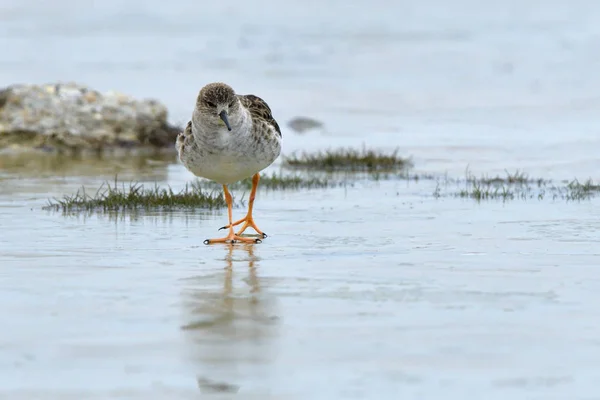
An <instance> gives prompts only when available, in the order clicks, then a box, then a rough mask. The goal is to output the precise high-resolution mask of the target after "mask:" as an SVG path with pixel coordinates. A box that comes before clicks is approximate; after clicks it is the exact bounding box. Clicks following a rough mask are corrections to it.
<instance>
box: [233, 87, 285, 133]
mask: <svg viewBox="0 0 600 400" xmlns="http://www.w3.org/2000/svg"><path fill="white" fill-rule="evenodd" d="M237 97H238V99H240V102H241V103H242V106H244V108H246V109H247V110H248V111H250V114H251V115H252V119H254V120H263V121H264V122H266V123H267V124H270V125H273V127H274V128H275V130H276V131H277V133H278V134H279V137H281V129H280V128H279V124H277V121H275V118H273V114H272V113H271V108H270V107H269V105H268V104H267V102H266V101H264V100H263V99H261V98H260V97H258V96H255V95H253V94H246V95H237Z"/></svg>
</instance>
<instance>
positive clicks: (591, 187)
mask: <svg viewBox="0 0 600 400" xmlns="http://www.w3.org/2000/svg"><path fill="white" fill-rule="evenodd" d="M454 183H455V184H456V188H457V189H456V190H453V189H450V191H446V192H443V191H442V186H441V185H440V183H439V182H438V185H437V187H436V189H435V190H434V192H433V196H434V197H436V198H439V197H447V196H452V197H461V198H470V199H474V200H476V201H482V200H503V201H508V200H515V199H521V200H526V199H537V200H543V199H546V198H550V199H552V200H558V199H560V200H567V201H573V200H587V199H591V198H593V197H595V196H597V195H599V194H600V184H598V183H594V182H593V181H592V180H591V179H589V180H587V181H585V182H584V183H581V182H579V181H578V180H576V179H575V180H573V181H570V182H562V183H554V182H552V181H551V180H547V179H542V178H536V179H533V178H530V177H528V176H527V175H526V174H524V173H519V172H517V173H514V174H510V173H508V172H507V175H506V177H500V176H496V177H493V178H489V177H482V178H476V177H474V176H473V175H470V174H467V177H466V179H465V180H463V181H454ZM448 184H449V182H448V181H446V182H444V185H445V186H446V187H447V186H448ZM461 186H462V187H461Z"/></svg>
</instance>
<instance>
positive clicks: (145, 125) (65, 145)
mask: <svg viewBox="0 0 600 400" xmlns="http://www.w3.org/2000/svg"><path fill="white" fill-rule="evenodd" d="M179 132H180V127H176V126H172V125H170V124H169V123H168V122H167V108H166V107H165V106H164V105H162V104H160V103H158V102H157V101H155V100H136V99H134V98H132V97H130V96H127V95H125V94H122V93H118V92H113V91H111V92H106V93H99V92H98V91H96V90H93V89H91V88H88V87H85V86H81V85H78V84H76V83H56V84H45V85H13V86H9V87H7V88H4V89H0V149H6V148H19V149H46V150H65V149H70V150H105V149H111V148H113V149H114V148H167V149H172V150H173V151H174V146H175V139H176V137H177V134H178V133H179Z"/></svg>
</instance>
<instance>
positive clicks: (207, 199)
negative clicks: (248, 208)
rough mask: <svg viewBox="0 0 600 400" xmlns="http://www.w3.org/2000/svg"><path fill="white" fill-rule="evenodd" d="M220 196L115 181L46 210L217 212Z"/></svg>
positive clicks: (55, 202)
mask: <svg viewBox="0 0 600 400" xmlns="http://www.w3.org/2000/svg"><path fill="white" fill-rule="evenodd" d="M226 205H227V204H226V203H225V199H224V198H223V195H222V193H217V192H210V193H209V192H207V191H205V190H203V189H202V188H200V187H198V186H194V185H191V186H188V185H186V186H185V188H184V189H183V190H181V191H180V192H178V193H175V192H173V190H172V189H171V188H170V187H169V188H159V187H158V186H156V185H155V186H154V187H152V188H148V189H147V188H145V187H144V185H143V184H138V183H129V184H128V185H127V186H126V185H125V184H124V183H123V184H121V185H119V184H118V183H117V180H116V179H115V182H114V186H111V185H110V183H105V184H103V185H102V186H101V187H100V188H99V189H98V190H97V191H96V193H95V194H94V195H89V194H88V193H87V192H86V190H85V188H82V189H81V190H78V191H77V193H75V194H74V195H65V196H64V197H63V198H62V199H53V200H49V201H48V205H47V206H45V207H44V209H47V210H62V211H65V212H67V211H78V210H79V211H89V210H102V211H125V210H139V209H143V210H148V209H160V210H173V209H181V208H204V209H209V210H212V209H217V208H223V207H226Z"/></svg>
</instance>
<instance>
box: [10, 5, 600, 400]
mask: <svg viewBox="0 0 600 400" xmlns="http://www.w3.org/2000/svg"><path fill="white" fill-rule="evenodd" d="M310 5H311V6H314V7H318V10H316V11H315V9H311V8H310V7H308V6H307V5H306V3H305V2H300V1H289V2H286V3H285V5H283V3H281V2H278V3H276V2H273V1H271V0H260V1H259V2H254V3H252V2H237V1H229V2H214V1H213V2H204V1H199V2H185V1H182V0H176V1H174V2H173V1H172V2H168V3H164V2H157V1H151V2H139V1H132V2H127V3H124V2H117V1H105V2H101V3H99V2H81V1H78V2H75V1H65V0H63V1H58V2H55V3H52V5H51V6H50V5H49V3H48V5H44V4H42V3H40V2H33V1H18V2H17V1H11V0H7V1H5V2H4V3H3V5H2V12H1V13H0V15H1V16H0V45H1V46H2V47H3V48H5V49H8V50H7V51H4V52H3V53H2V54H3V56H2V58H1V60H0V84H2V85H8V84H11V83H16V82H46V81H55V80H74V81H79V82H82V83H85V84H89V85H91V86H93V87H95V88H98V89H100V90H108V89H117V90H119V91H122V92H126V93H130V94H133V95H136V96H140V97H145V96H148V97H155V98H158V99H160V100H161V101H163V102H164V103H165V104H167V106H168V107H169V109H170V110H171V116H170V117H171V120H172V121H173V122H176V123H184V122H186V121H187V118H189V114H190V111H191V107H192V105H193V101H194V98H195V95H196V93H197V91H198V89H199V88H200V87H201V86H202V85H203V84H204V83H206V82H208V81H212V80H223V81H226V82H229V83H231V84H232V85H233V86H234V87H235V88H236V89H237V90H238V91H239V92H241V93H249V92H252V93H256V94H259V95H261V96H262V97H264V98H265V99H267V100H268V102H269V104H271V106H272V109H273V112H274V114H275V116H276V117H277V119H278V120H280V122H281V125H282V127H283V128H284V132H283V134H284V152H285V153H286V154H290V153H292V152H294V151H303V150H308V151H313V150H320V149H326V148H329V147H338V146H353V147H358V146H362V145H363V144H365V145H368V146H369V147H374V148H379V149H383V150H390V151H391V150H393V149H394V148H396V147H399V148H400V152H401V154H404V155H406V156H412V157H413V160H414V162H415V172H416V173H433V174H436V175H437V176H443V175H444V174H445V173H448V175H449V176H450V177H462V176H463V175H464V173H465V169H466V168H467V167H468V168H470V170H471V172H473V173H474V174H476V175H480V174H490V175H495V174H497V173H500V174H503V173H504V170H505V169H508V170H510V171H511V172H512V171H514V170H516V169H522V170H524V171H525V172H527V173H529V174H531V175H532V176H534V177H543V178H550V179H555V180H560V179H572V178H575V177H576V178H579V179H581V180H585V179H587V178H590V177H591V178H593V179H595V180H600V175H598V171H600V161H599V159H598V156H597V149H598V147H599V145H600V135H599V133H598V129H597V124H596V121H597V115H598V110H599V108H600V107H599V106H600V103H599V100H598V94H597V93H598V90H599V89H600V80H599V79H598V74H597V73H596V71H597V70H598V60H599V58H598V54H600V53H598V52H597V51H595V50H597V44H598V33H599V32H600V28H599V27H600V23H599V22H600V18H599V16H600V4H598V3H597V2H593V1H582V0H580V1H570V2H563V1H558V0H552V1H545V2H540V1H534V0H529V1H516V0H514V1H512V0H511V1H504V2H502V3H497V2H490V1H484V2H481V1H474V0H461V1H455V2H451V3H450V2H442V1H439V0H428V1H423V2H420V3H418V4H417V3H414V4H409V3H406V2H392V1H385V0H377V1H369V2H366V1H354V2H351V3H348V2H342V1H328V2H326V3H323V2H316V1H313V2H310ZM286 15H293V18H292V17H289V16H286ZM297 115H307V116H310V117H314V118H317V119H319V120H321V121H323V122H324V123H325V128H324V129H323V130H322V131H317V132H311V133H307V134H305V135H295V134H293V133H292V132H291V131H290V130H289V129H287V128H286V127H285V122H286V121H287V120H289V119H291V118H292V117H295V116H297ZM279 167H280V166H279V162H278V163H277V164H276V165H274V166H273V167H272V170H278V168H279ZM115 174H117V175H118V176H119V179H121V180H124V181H129V180H135V181H139V182H146V183H151V184H154V183H155V182H156V183H158V184H160V185H161V186H166V185H170V186H172V187H173V188H174V189H175V190H176V189H179V188H181V187H183V186H184V185H185V184H186V183H187V182H190V181H191V180H192V179H193V176H192V175H191V174H190V173H188V172H187V171H186V170H185V169H184V168H183V167H182V166H181V165H180V164H179V163H177V162H176V160H175V159H174V157H172V156H165V155H163V156H152V157H116V158H105V159H90V158H85V159H74V160H66V159H64V158H55V157H50V156H33V155H2V156H1V157H0V226H1V227H2V229H1V233H0V282H1V283H0V285H1V289H2V290H1V291H0V303H1V304H3V312H2V322H3V326H5V327H7V328H6V329H3V331H2V333H0V349H1V350H2V351H1V352H0V354H1V355H0V372H1V373H0V397H1V398H10V399H61V400H62V399H81V398H86V399H96V398H97V399H105V398H127V399H154V398H156V399H163V398H164V399H172V398H178V399H179V398H181V399H187V398H198V397H199V396H201V395H206V396H209V398H240V399H241V398H244V399H245V398H247V399H254V398H256V399H258V398H260V399H268V398H273V399H307V398H310V399H372V398H382V399H397V398H407V399H440V398H446V399H466V398H485V399H506V398H511V399H528V400H529V399H544V400H546V399H594V398H598V391H597V388H596V386H597V385H596V382H597V381H598V379H599V378H600V374H599V373H598V372H597V371H598V369H597V361H598V359H600V341H599V340H598V337H600V328H598V326H599V324H598V323H597V322H598V319H599V317H600V309H599V308H598V306H597V304H598V303H599V302H600V299H599V298H598V293H599V292H600V291H599V289H600V282H599V279H598V274H597V273H596V272H597V266H598V265H599V263H600V250H599V249H600V246H599V245H598V244H599V242H600V234H598V229H597V227H598V226H599V223H600V214H598V211H597V210H598V207H599V205H600V204H599V202H598V200H591V201H582V202H566V201H564V200H552V199H544V200H543V201H538V200H527V201H520V200H519V201H512V202H507V203H503V202H500V201H491V202H483V203H476V202H473V201H471V200H461V199H456V198H453V197H448V198H439V199H438V198H435V197H434V196H433V192H434V191H435V189H436V182H435V181H420V182H418V183H416V182H406V181H400V180H390V181H379V182H373V181H361V182H358V183H356V185H354V186H347V187H341V188H336V189H328V190H303V191H284V192H281V191H275V192H273V191H260V192H259V196H258V200H257V203H256V206H255V216H256V219H257V223H258V224H259V226H260V227H261V229H263V230H264V231H265V232H267V233H268V234H269V238H267V239H266V240H265V241H264V242H263V243H262V244H261V245H257V246H249V247H248V246H236V247H235V248H234V249H230V248H228V247H227V246H204V245H203V244H202V241H203V240H204V239H205V238H207V237H210V236H214V235H219V234H221V233H222V232H221V233H219V232H218V231H217V229H218V228H219V227H221V226H222V225H223V224H224V222H225V219H226V214H225V213H223V212H221V211H218V212H215V211H213V212H207V211H203V210H194V211H186V212H184V211H180V212H170V213H159V212H140V213H127V214H124V215H123V214H98V213H91V214H85V213H84V214H73V215H63V214H62V213H56V212H49V211H44V210H42V209H41V207H42V206H43V205H44V204H45V203H46V201H47V199H48V198H52V197H55V196H56V197H59V198H60V197H62V196H63V195H64V194H72V193H74V192H75V191H76V190H77V189H79V188H80V187H81V186H82V185H84V186H85V187H86V188H89V189H90V190H94V189H95V188H98V187H99V186H100V185H101V184H102V182H104V181H105V180H112V179H113V178H114V176H115ZM235 194H237V195H238V196H241V193H240V192H237V193H235ZM243 211H244V210H242V209H236V210H235V216H236V217H239V216H240V215H242V213H243ZM206 393H209V394H206Z"/></svg>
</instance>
